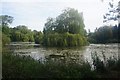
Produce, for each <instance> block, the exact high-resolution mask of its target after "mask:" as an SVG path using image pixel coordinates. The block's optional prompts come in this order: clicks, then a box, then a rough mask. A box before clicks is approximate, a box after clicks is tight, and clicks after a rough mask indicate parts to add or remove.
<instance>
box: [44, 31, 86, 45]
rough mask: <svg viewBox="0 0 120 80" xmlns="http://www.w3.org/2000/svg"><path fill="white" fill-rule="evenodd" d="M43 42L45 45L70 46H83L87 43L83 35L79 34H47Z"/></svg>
mask: <svg viewBox="0 0 120 80" xmlns="http://www.w3.org/2000/svg"><path fill="white" fill-rule="evenodd" d="M43 43H44V45H45V46H59V47H72V46H83V45H86V44H87V40H86V38H85V37H82V36H81V35H80V34H70V33H64V34H58V33H55V34H48V35H45V36H44V40H43Z"/></svg>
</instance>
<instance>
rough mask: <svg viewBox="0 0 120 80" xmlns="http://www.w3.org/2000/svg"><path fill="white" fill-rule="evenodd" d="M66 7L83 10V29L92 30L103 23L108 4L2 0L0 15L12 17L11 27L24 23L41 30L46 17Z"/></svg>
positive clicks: (89, 0)
mask: <svg viewBox="0 0 120 80" xmlns="http://www.w3.org/2000/svg"><path fill="white" fill-rule="evenodd" d="M115 1H116V3H117V2H118V1H119V0H115ZM1 5H2V6H1ZM67 7H71V8H75V9H77V10H78V11H79V12H83V17H84V23H85V29H86V30H87V31H88V29H90V30H91V31H94V29H95V28H96V27H100V26H102V25H103V14H105V12H107V8H108V4H107V2H104V3H103V2H101V0H2V1H1V3H0V15H9V16H13V17H14V21H13V23H12V24H11V27H15V26H18V25H26V26H28V28H29V29H32V30H38V31H42V30H43V27H44V23H45V22H46V19H47V18H48V17H52V18H55V17H57V16H58V15H59V14H61V13H62V10H63V9H65V8H67Z"/></svg>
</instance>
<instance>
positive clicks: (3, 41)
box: [2, 33, 10, 46]
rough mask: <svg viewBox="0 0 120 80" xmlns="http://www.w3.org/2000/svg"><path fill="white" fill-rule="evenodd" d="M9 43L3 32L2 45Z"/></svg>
mask: <svg viewBox="0 0 120 80" xmlns="http://www.w3.org/2000/svg"><path fill="white" fill-rule="evenodd" d="M9 43H10V38H9V37H8V36H7V35H5V34H4V33H2V45H3V46H5V44H9Z"/></svg>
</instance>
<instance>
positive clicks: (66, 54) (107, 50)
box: [10, 43, 118, 63]
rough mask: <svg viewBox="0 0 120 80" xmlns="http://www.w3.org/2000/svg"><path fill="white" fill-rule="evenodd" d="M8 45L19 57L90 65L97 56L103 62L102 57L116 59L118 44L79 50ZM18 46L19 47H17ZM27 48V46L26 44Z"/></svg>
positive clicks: (98, 45)
mask: <svg viewBox="0 0 120 80" xmlns="http://www.w3.org/2000/svg"><path fill="white" fill-rule="evenodd" d="M16 45H17V44H15V45H10V48H11V50H13V52H14V54H18V55H20V56H30V57H32V58H33V59H35V60H42V61H44V60H46V59H49V58H50V59H53V60H65V61H66V62H69V61H74V62H82V61H88V62H90V63H92V56H94V55H97V56H98V57H99V58H100V59H101V60H103V61H104V57H105V58H106V59H107V58H110V57H111V58H118V44H117V43H116V44H90V45H89V46H84V47H80V48H45V47H42V46H38V44H35V45H37V46H34V45H32V46H31V47H28V48H25V46H24V47H23V45H22V47H19V48H18V47H16ZM19 46H20V45H19ZM28 46H29V44H28Z"/></svg>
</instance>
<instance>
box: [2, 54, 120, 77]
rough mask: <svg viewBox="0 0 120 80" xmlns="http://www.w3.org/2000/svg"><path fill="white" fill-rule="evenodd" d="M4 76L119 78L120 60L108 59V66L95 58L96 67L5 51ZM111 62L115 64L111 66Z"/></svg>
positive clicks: (86, 63)
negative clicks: (35, 58) (33, 57)
mask: <svg viewBox="0 0 120 80" xmlns="http://www.w3.org/2000/svg"><path fill="white" fill-rule="evenodd" d="M2 57H3V62H2V66H3V67H2V70H3V73H2V76H3V79H4V78H81V79H84V78H104V77H106V78H118V73H119V72H118V71H120V69H119V67H120V60H114V59H113V60H112V59H110V60H108V61H107V62H108V63H107V64H106V66H105V65H104V64H102V62H101V60H99V58H98V59H95V62H94V66H95V69H94V70H91V65H90V64H89V63H88V62H84V63H82V64H78V63H74V62H70V63H64V61H53V60H51V59H48V60H47V61H44V62H42V61H40V60H39V61H36V60H34V59H32V58H31V57H27V56H19V55H16V56H14V55H11V54H9V53H3V55H2ZM111 64H113V65H112V66H111Z"/></svg>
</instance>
